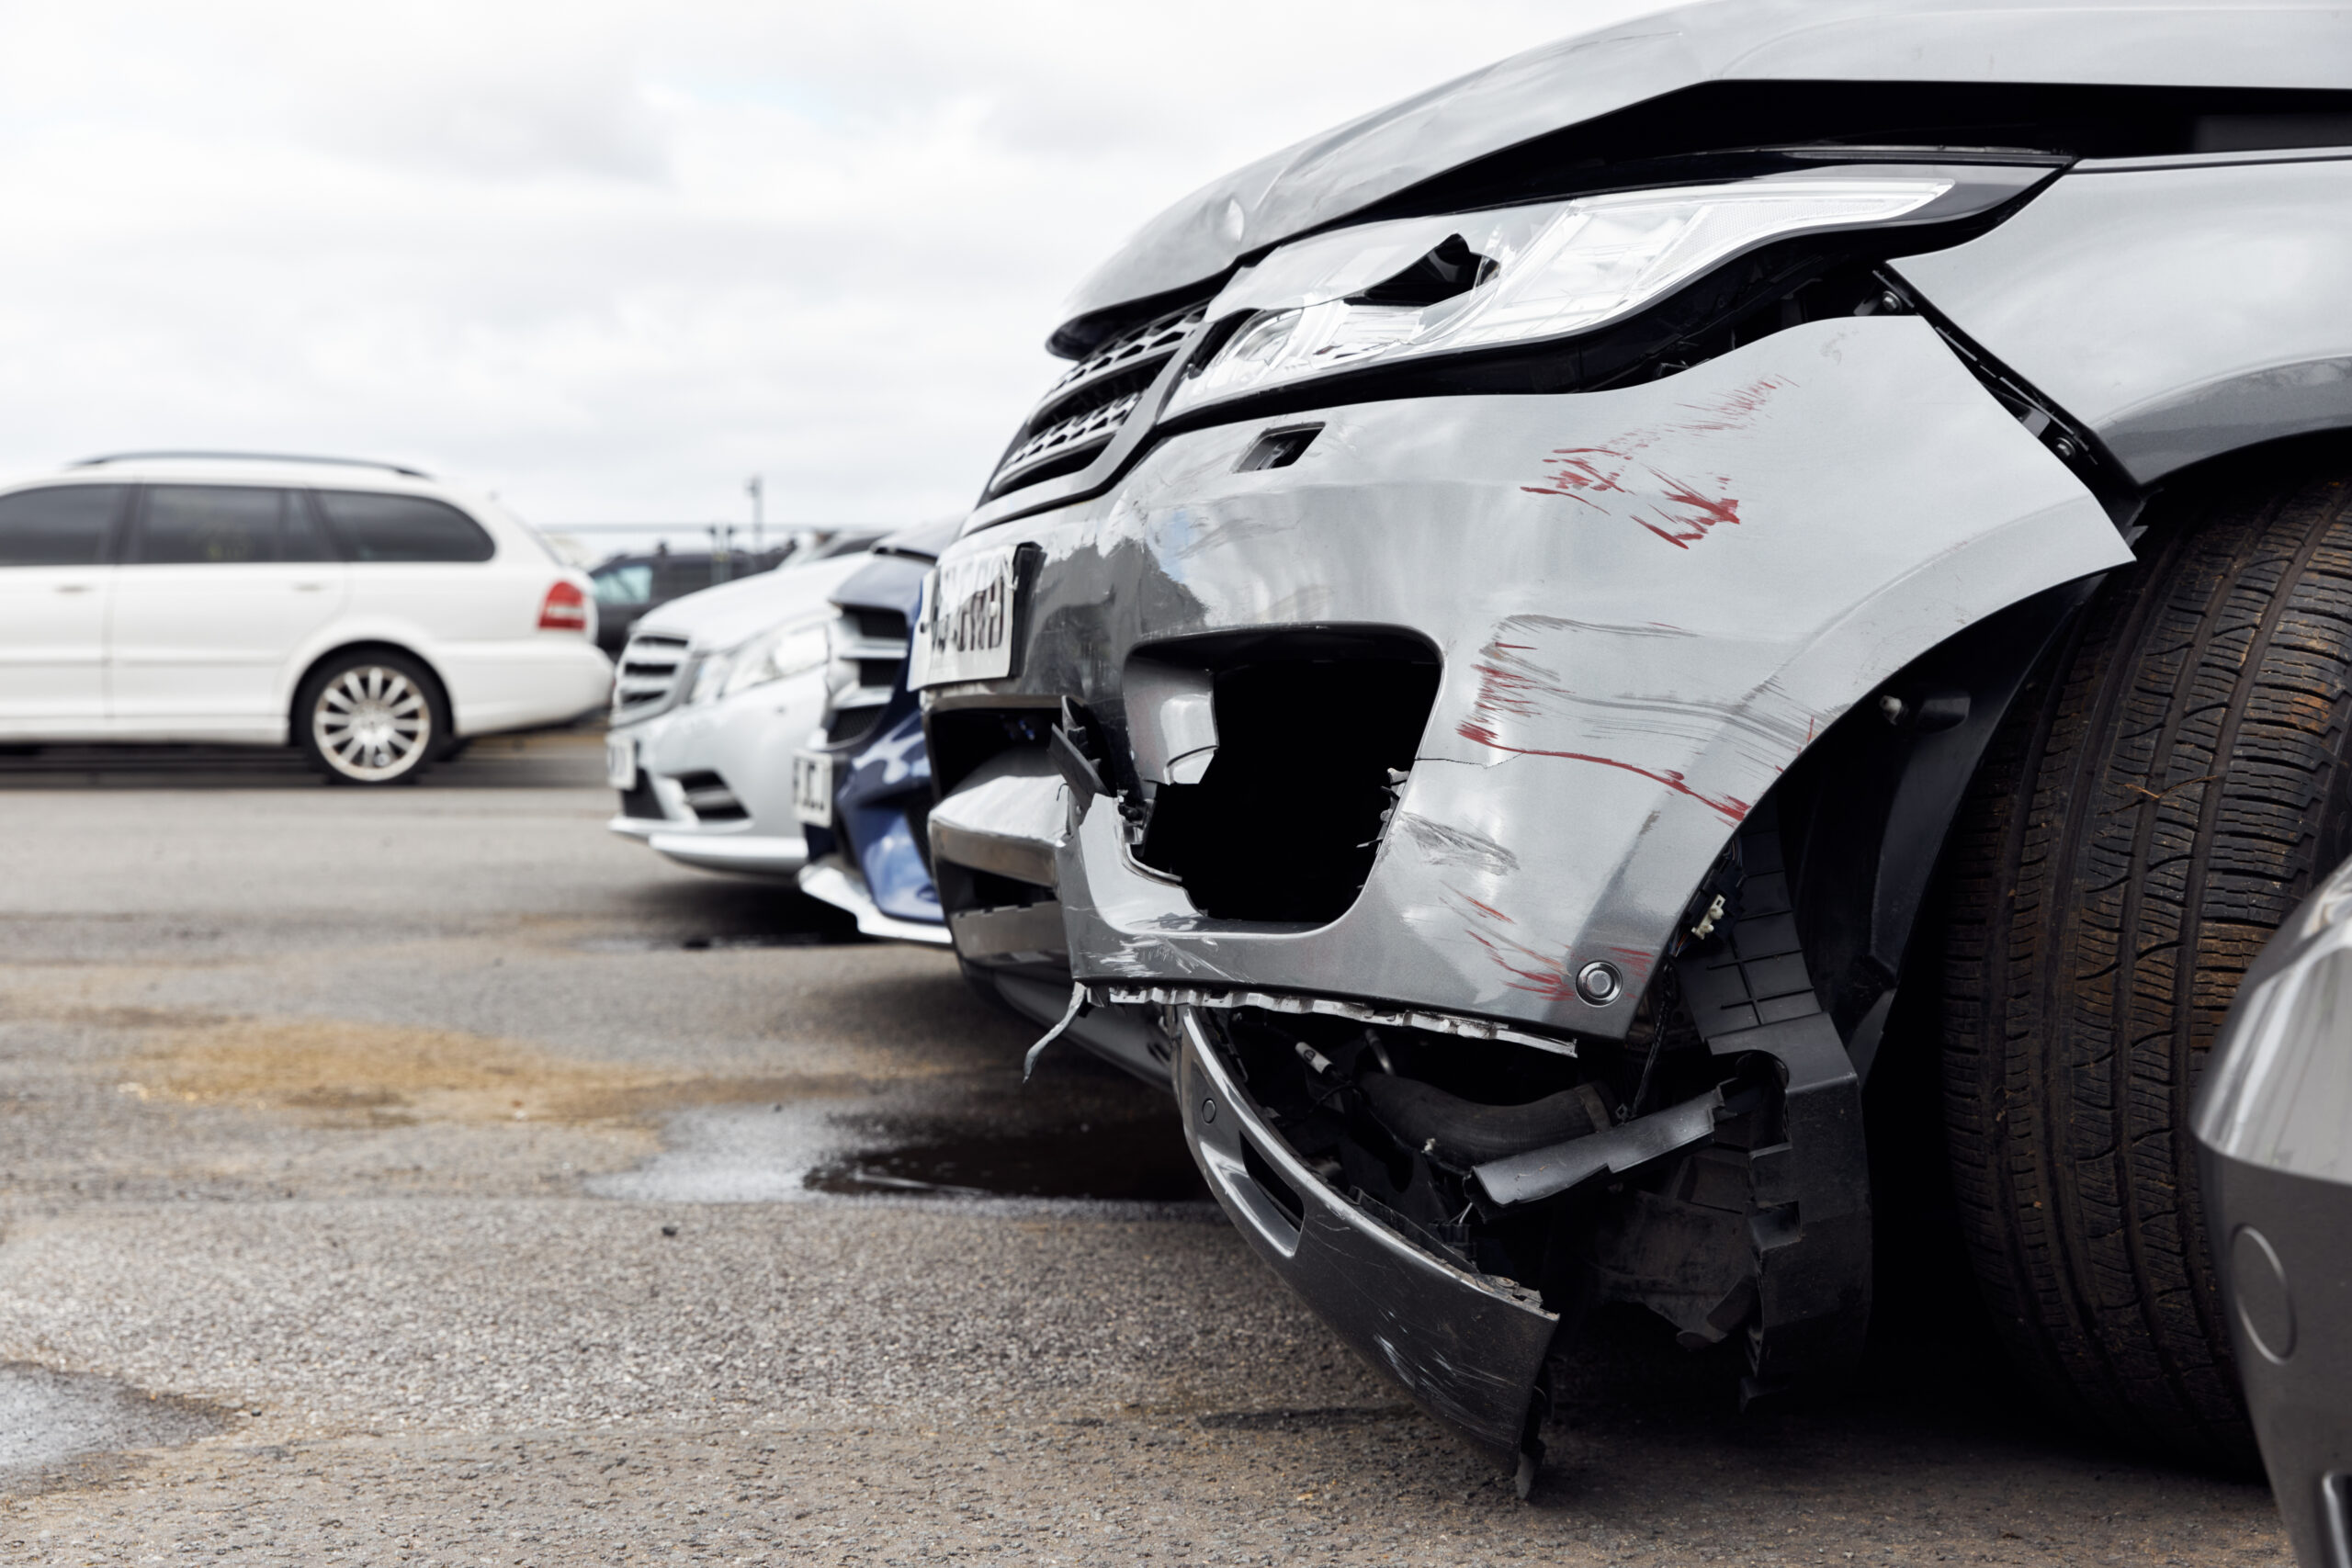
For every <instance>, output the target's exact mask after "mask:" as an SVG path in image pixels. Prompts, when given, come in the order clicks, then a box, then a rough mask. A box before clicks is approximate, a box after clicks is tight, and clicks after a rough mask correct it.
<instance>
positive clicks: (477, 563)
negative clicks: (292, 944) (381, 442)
mask: <svg viewBox="0 0 2352 1568" xmlns="http://www.w3.org/2000/svg"><path fill="white" fill-rule="evenodd" d="M595 615H596V610H595V603H594V597H593V594H592V592H591V586H590V583H589V581H588V577H587V574H586V573H584V572H582V571H579V570H575V569H573V568H571V567H567V566H565V565H563V564H562V563H561V562H560V561H559V560H557V559H556V558H555V557H554V555H553V554H552V553H550V552H549V550H548V547H547V546H546V545H545V544H544V543H543V542H542V541H541V540H540V539H539V537H538V536H537V535H536V534H534V533H533V532H532V531H531V530H530V529H529V528H528V527H527V526H526V525H524V524H523V523H522V522H520V521H519V520H518V519H516V518H515V517H514V516H513V515H512V514H511V513H507V512H506V511H505V510H504V509H503V508H502V507H500V506H499V505H498V504H497V503H496V502H492V501H489V500H486V499H483V498H481V497H475V496H469V495H466V494H464V493H462V492H460V491H456V490H453V489H451V488H450V487H448V486H446V485H442V484H439V483H436V482H435V481H434V480H433V479H430V478H428V477H427V476H425V475H424V474H420V473H417V472H416V471H414V470H413V469H409V468H398V467H395V466H393V465H390V464H379V463H360V462H350V461H344V460H340V459H323V458H311V457H246V456H232V455H213V454H202V453H130V454H125V455H122V456H119V457H98V458H93V459H91V460H89V461H87V462H85V463H80V464H76V465H74V467H73V468H68V469H65V470H64V471H62V472H61V473H57V474H53V475H51V476H49V477H47V478H44V479H36V480H32V481H28V482H26V483H22V484H18V485H15V486H11V487H8V488H6V489H5V490H0V740H8V741H17V742H23V741H62V740H85V741H86V740H121V741H209V742H215V743H229V744H235V745H253V746H284V745H287V744H288V743H291V744H293V745H295V746H299V747H300V748H301V750H302V751H303V753H304V754H305V755H306V756H307V757H308V758H309V759H310V761H311V764H312V765H313V766H314V767H316V768H317V769H318V770H319V772H320V773H322V774H323V775H324V776H325V777H326V778H327V779H328V780H329V781H331V782H336V783H350V784H394V783H400V782H403V781H406V780H409V779H413V778H414V777H415V776H416V775H417V773H420V772H421V771H422V770H423V769H424V767H426V766H427V765H428V764H429V763H431V762H432V761H435V759H437V758H441V757H445V756H447V755H449V754H450V753H451V752H453V751H454V750H456V749H457V748H458V747H459V746H460V745H462V744H463V743H464V742H465V741H466V740H468V739H471V738H473V737H475V736H478V735H486V734H491V733H494V732H498V731H502V730H518V729H530V728H543V727H546V726H550V725H557V724H563V723H567V722H569V721H571V719H574V718H576V717H578V716H582V714H585V713H589V712H592V711H594V710H595V709H596V708H598V707H600V706H602V705H603V704H604V702H605V697H606V695H607V694H608V693H609V691H610V689H611V684H612V664H611V661H610V660H607V659H606V658H605V656H604V654H603V653H601V652H600V651H598V649H597V648H596V643H595V634H596V622H595Z"/></svg>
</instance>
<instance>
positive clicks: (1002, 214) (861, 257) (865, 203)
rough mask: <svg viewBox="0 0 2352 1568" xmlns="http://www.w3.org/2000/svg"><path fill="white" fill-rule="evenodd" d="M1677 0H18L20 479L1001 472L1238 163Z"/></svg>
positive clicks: (927, 480) (16, 368) (721, 487)
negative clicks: (230, 465)
mask: <svg viewBox="0 0 2352 1568" xmlns="http://www.w3.org/2000/svg"><path fill="white" fill-rule="evenodd" d="M1656 8H1657V5H1656V4H1655V0H1553V3H1551V4H1535V3H1532V0H1446V3H1445V4H1442V5H1440V4H1435V3H1414V0H1351V3H1349V4H1344V5H1342V4H1334V3H1322V4H1313V3H1306V0H1298V3H1293V0H1183V3H1182V4H1172V3H1169V4H1161V3H1154V4H1117V3H1114V0H1094V3H1092V4H1080V3H1077V0H991V3H989V4H982V5H973V4H956V3H953V0H854V3H852V4H848V5H842V4H840V3H838V0H834V3H830V4H824V5H817V4H804V3H801V0H766V3H760V4H754V3H749V0H662V3H660V4H629V3H621V0H561V3H560V4H556V3H552V0H457V3H433V4H405V5H366V6H363V5H359V4H355V3H348V0H345V3H326V4H322V3H321V0H300V3H294V0H206V3H205V4H203V5H201V6H192V5H189V4H187V0H166V3H162V4H153V5H137V4H108V3H104V0H95V3H94V0H66V3H45V0H0V236H4V237H0V473H5V474H6V475H9V476H15V475H19V474H22V473H25V472H28V471H32V470H38V469H40V468H47V467H50V466H53V465H55V464H57V463H60V462H62V461H64V460H67V459H70V458H74V457H83V456H87V455H89V454H92V453H96V452H102V451H107V450H116V449H122V448H126V447H152V446H173V447H177V446H199V447H227V448H243V449H264V450H280V451H298V452H331V453H353V454H358V455H365V456H368V457H389V458H392V459H395V460H403V461H409V462H414V463H418V464H421V465H423V466H424V467H427V468H432V469H434V470H435V471H436V472H441V473H446V474H448V475H451V476H453V477H461V478H464V479H468V480H470V481H472V482H475V483H478V484H480V485H481V486H483V487H485V488H489V489H492V490H495V491H498V492H499V493H500V494H501V495H503V497H504V498H505V499H506V500H507V501H508V502H511V503H513V504H514V505H515V507H516V508H517V509H518V510H520V511H521V512H523V513H524V514H525V515H526V516H528V517H531V518H532V519H534V520H535V521H538V522H541V523H543V524H547V525H561V524H565V523H582V522H595V521H636V520H639V519H647V518H657V519H663V520H670V519H676V520H680V521H684V520H701V519H708V518H718V517H728V518H732V517H741V516H742V515H744V514H745V509H746V506H747V502H745V501H744V499H743V495H742V482H743V479H745V477H746V476H748V475H751V474H754V473H758V474H763V475H764V476H765V479H766V482H767V487H768V494H769V497H770V501H769V508H768V511H769V516H770V517H771V518H772V519H776V520H809V521H819V520H823V521H861V522H892V521H899V520H910V519H915V518H922V517H932V516H938V515H942V514H945V513H954V512H957V511H960V510H961V509H962V508H963V507H965V506H966V505H967V504H968V503H969V502H970V499H971V497H972V495H973V493H974V491H976V490H977V488H978V484H979V482H980V480H981V479H982V478H983V477H984V473H985V470H986V468H987V467H988V465H989V462H990V461H991V460H992V459H993V458H994V457H995V456H996V454H997V452H998V451H999V450H1000V448H1001V446H1002V445H1003V443H1004V442H1005V440H1006V438H1007V437H1008V436H1009V435H1010V434H1011V433H1012V426H1013V424H1014V423H1015V422H1016V421H1017V420H1018V419H1019V418H1020V416H1021V414H1022V412H1023V410H1024V408H1025V407H1026V405H1027V404H1028V402H1029V401H1030V400H1031V399H1032V398H1034V397H1035V395H1036V393H1037V392H1038V391H1039V390H1041V389H1043V387H1044V385H1045V384H1046V381H1047V380H1048V379H1050V378H1051V376H1052V374H1053V372H1054V367H1055V364H1056V362H1054V361H1052V360H1051V359H1049V358H1048V357H1047V356H1046V354H1045V352H1044V349H1043V347H1042V344H1043V341H1044V339H1045V336H1046V333H1047V331H1048V330H1049V329H1050V328H1051V327H1052V325H1053V324H1054V319H1055V314H1056V309H1057V306H1058V305H1059V303H1060V301H1061V300H1062V299H1063V297H1064V296H1065V295H1066V294H1067V292H1068V291H1069V288H1070V287H1071V286H1072V285H1073V284H1074V283H1075V282H1076V281H1077V280H1078V279H1079V277H1080V276H1082V275H1083V274H1084V273H1085V272H1086V271H1087V270H1089V269H1090V268H1091V266H1092V265H1094V264H1095V263H1096V262H1098V261H1100V260H1101V259H1102V258H1103V256H1104V255H1105V254H1107V253H1108V252H1109V251H1110V249H1111V248H1112V247H1114V245H1116V244H1117V243H1118V242H1119V241H1120V240H1121V239H1122V238H1123V237H1124V236H1125V234H1126V233H1127V232H1129V231H1131V230H1133V229H1134V228H1135V227H1136V225H1137V224H1138V223H1140V222H1142V221H1143V220H1145V219H1146V218H1148V217H1149V216H1150V215H1151V214H1152V213H1153V212H1155V211H1157V210H1158V209H1160V208H1161V207H1164V206H1166V205H1167V204H1168V203H1169V202H1170V201H1172V200H1174V199H1175V198H1176V197H1180V196H1182V194H1184V193H1185V192H1186V191H1188V190H1190V189H1192V188H1193V187H1194V186H1198V185H1200V184H1202V183H1204V181H1206V180H1208V179H1210V178H1212V177H1214V176H1215V175H1218V174H1221V173H1223V172H1224V171H1226V170H1227V169H1228V168H1230V167H1232V166H1234V165H1236V164H1240V163H1243V162H1246V161H1248V160H1250V159H1251V158H1254V157H1256V156H1258V155H1260V154H1261V153H1264V152H1272V150H1274V149H1275V148H1276V147H1278V146H1280V145H1282V144H1283V143H1285V142H1288V141H1295V140H1297V139H1298V138H1300V137H1302V136H1306V135H1308V134H1310V133H1312V132H1315V131H1317V130H1322V129H1324V128H1326V127H1327V126H1329V125H1331V124H1333V123H1335V122H1337V121H1339V120H1340V119H1343V118H1347V117H1349V116H1351V115H1353V114H1356V113H1359V112H1361V111H1363V110H1365V109H1368V108H1372V107H1377V106H1378V105H1381V104H1383V103H1385V102H1388V101H1389V100H1391V99H1394V98H1397V97H1401V96H1404V95H1406V94H1407V93H1409V92H1412V91H1415V90H1417V89H1419V88H1421V87H1423V86H1427V85H1431V84H1433V83H1435V82H1437V81H1439V80H1442V79H1443V78H1445V77H1447V76H1451V75H1453V74H1456V73H1460V72H1463V71H1465V70H1468V69H1471V68H1472V67H1474V66H1476V65H1480V64H1483V63H1485V62H1487V61H1490V60H1493V59H1497V58H1499V57H1500V56H1502V55H1505V54H1508V53H1510V52H1512V51H1516V50H1519V49H1521V48H1525V47H1527V46H1529V45H1532V44H1535V43H1540V42H1543V41H1545V40H1547V39H1553V38H1557V37H1561V36H1565V35H1566V34H1570V33H1575V32H1580V31H1583V30H1585V29H1586V28H1589V27H1594V26H1599V25H1601V24H1603V23H1606V22H1609V21H1613V20H1615V19H1617V18H1619V17H1623V16H1626V15H1630V14H1634V13H1636V12H1640V11H1644V10H1651V9H1656Z"/></svg>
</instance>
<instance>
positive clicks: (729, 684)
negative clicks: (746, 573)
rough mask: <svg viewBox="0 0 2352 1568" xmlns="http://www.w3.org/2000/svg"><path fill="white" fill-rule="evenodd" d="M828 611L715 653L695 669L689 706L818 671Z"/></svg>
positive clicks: (770, 630)
mask: <svg viewBox="0 0 2352 1568" xmlns="http://www.w3.org/2000/svg"><path fill="white" fill-rule="evenodd" d="M831 620H832V612H831V610H830V609H828V610H827V611H826V612H825V613H824V614H822V615H813V616H804V617H802V618H801V619H798V620H792V621H786V622H785V623H784V624H783V625H782V626H773V627H771V628H769V629H768V630H766V631H763V632H762V633H761V634H760V635H759V636H757V637H752V639H750V640H749V641H747V642H744V643H742V644H741V645H739V646H737V647H736V648H734V649H731V650H729V651H728V652H726V653H716V654H712V655H710V656H709V657H708V658H706V659H704V660H702V661H701V662H700V663H698V664H696V665H695V682H694V689H693V691H692V692H691V693H690V694H688V696H687V698H686V700H687V701H688V702H689V703H708V702H716V701H718V699H719V698H721V697H731V696H733V695H734V694H736V693H738V692H747V691H750V690H751V689H752V687H754V686H764V685H766V684H767V683H768V682H771V681H783V680H787V679H789V678H790V677H792V676H795V675H805V674H807V673H808V672H809V671H811V670H816V669H820V668H821V667H822V666H823V664H824V662H825V648H826V645H825V629H826V627H827V626H829V625H830V624H831Z"/></svg>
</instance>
